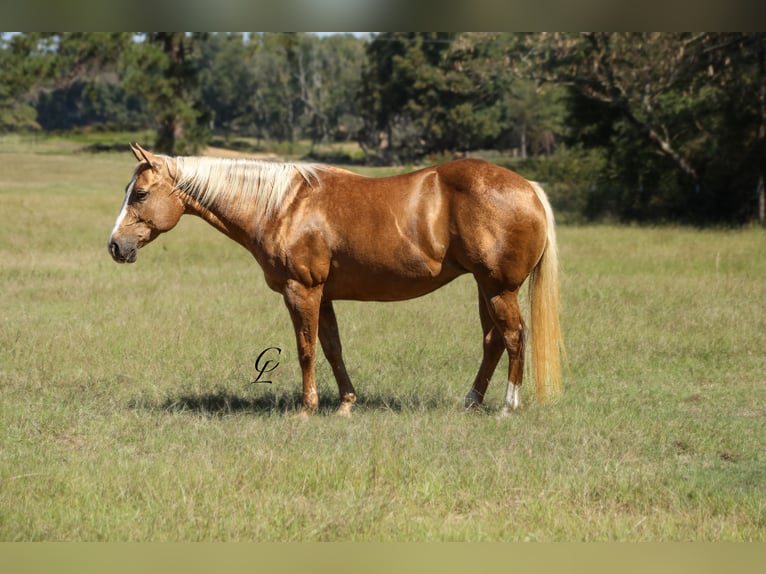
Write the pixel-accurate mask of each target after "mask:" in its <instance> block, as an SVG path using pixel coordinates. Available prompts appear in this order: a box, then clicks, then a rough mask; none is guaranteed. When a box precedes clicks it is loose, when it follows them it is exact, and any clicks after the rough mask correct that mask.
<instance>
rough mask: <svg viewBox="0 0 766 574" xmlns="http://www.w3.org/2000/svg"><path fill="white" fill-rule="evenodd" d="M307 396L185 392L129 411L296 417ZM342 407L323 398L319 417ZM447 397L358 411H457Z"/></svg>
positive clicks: (380, 397)
mask: <svg viewBox="0 0 766 574" xmlns="http://www.w3.org/2000/svg"><path fill="white" fill-rule="evenodd" d="M302 400H303V396H302V393H301V392H300V391H299V390H298V391H294V392H280V393H276V392H271V393H263V394H259V395H257V396H256V395H253V396H248V395H246V394H244V393H239V392H233V391H231V390H227V389H216V390H213V391H209V392H182V393H179V394H177V395H171V396H168V397H166V398H164V399H160V400H146V399H133V400H131V401H130V402H129V405H128V406H129V408H132V409H135V410H147V411H160V412H166V413H188V414H195V415H201V416H207V417H223V416H228V415H238V414H252V415H258V416H274V415H284V414H291V413H293V414H295V413H298V412H299V411H300V408H301V404H302ZM338 406H339V399H338V397H337V396H335V395H332V396H325V397H322V396H321V395H320V398H319V407H318V408H317V412H316V414H319V415H333V414H335V412H336V411H337V409H338ZM453 407H454V405H453V404H452V403H451V402H450V401H449V400H448V398H445V397H441V398H439V397H427V396H419V395H413V394H407V395H406V396H394V395H390V394H372V395H368V396H361V397H358V398H357V401H356V403H355V405H354V411H357V412H358V411H366V410H370V411H389V412H394V413H404V412H419V411H432V410H437V409H444V408H453Z"/></svg>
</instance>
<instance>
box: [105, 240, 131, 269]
mask: <svg viewBox="0 0 766 574" xmlns="http://www.w3.org/2000/svg"><path fill="white" fill-rule="evenodd" d="M109 253H110V254H111V255H112V259H114V260H115V261H116V262H117V263H135V261H136V256H137V254H138V246H137V245H136V244H135V243H133V244H130V243H127V242H120V241H118V240H116V239H110V240H109Z"/></svg>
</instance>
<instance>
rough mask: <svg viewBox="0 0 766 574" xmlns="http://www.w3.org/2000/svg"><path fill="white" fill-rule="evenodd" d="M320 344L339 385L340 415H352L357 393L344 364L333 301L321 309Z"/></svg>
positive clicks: (326, 303)
mask: <svg viewBox="0 0 766 574" xmlns="http://www.w3.org/2000/svg"><path fill="white" fill-rule="evenodd" d="M319 342H320V343H321V344H322V351H324V355H325V357H327V360H328V361H329V362H330V366H331V367H332V372H333V374H334V375H335V380H336V381H337V383H338V392H339V393H340V407H339V408H338V414H339V415H349V414H351V407H352V406H353V405H354V402H356V391H355V390H354V386H353V385H352V384H351V379H350V378H349V376H348V372H347V371H346V365H345V364H344V363H343V347H342V346H341V343H340V334H339V333H338V320H337V319H336V318H335V309H333V306H332V302H331V301H325V302H323V303H322V304H321V306H320V308H319Z"/></svg>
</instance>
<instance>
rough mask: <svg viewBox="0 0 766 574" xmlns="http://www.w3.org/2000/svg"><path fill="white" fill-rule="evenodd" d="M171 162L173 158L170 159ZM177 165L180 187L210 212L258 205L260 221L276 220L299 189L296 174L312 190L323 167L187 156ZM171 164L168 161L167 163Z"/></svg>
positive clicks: (177, 159)
mask: <svg viewBox="0 0 766 574" xmlns="http://www.w3.org/2000/svg"><path fill="white" fill-rule="evenodd" d="M168 159H170V158H168ZM173 159H174V160H175V162H176V187H177V188H178V189H181V190H182V191H184V192H185V193H187V194H188V195H189V196H191V197H193V198H194V199H196V200H197V201H199V202H200V204H202V206H204V207H206V208H207V209H211V208H213V206H219V207H223V208H226V207H229V206H236V207H237V208H240V209H241V208H242V207H243V206H246V205H251V204H255V206H256V214H257V216H258V217H261V216H263V217H266V218H267V219H273V218H274V217H275V216H276V215H277V214H278V213H279V211H280V209H281V208H282V206H283V205H284V203H285V201H286V200H287V199H288V198H289V196H290V195H291V192H293V191H295V190H296V189H297V187H298V182H296V181H295V175H296V173H297V174H299V175H300V176H301V177H302V179H303V180H304V181H305V182H306V183H308V184H309V185H310V186H311V185H313V184H314V182H316V181H318V179H319V176H318V174H317V172H318V170H319V169H320V168H321V166H319V165H317V164H308V163H283V162H272V161H261V160H253V159H243V158H217V157H195V156H184V157H176V158H173ZM166 162H167V160H166Z"/></svg>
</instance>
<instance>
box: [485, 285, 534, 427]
mask: <svg viewBox="0 0 766 574" xmlns="http://www.w3.org/2000/svg"><path fill="white" fill-rule="evenodd" d="M517 295H518V291H517V290H514V291H501V292H499V293H497V294H495V295H492V296H485V298H486V300H487V311H488V312H489V315H490V316H491V317H492V321H493V322H494V327H495V329H496V330H497V332H498V333H501V334H502V338H501V340H502V343H503V346H504V347H505V350H506V352H507V353H508V384H507V387H506V391H505V401H504V403H503V408H502V410H501V412H500V414H501V416H507V415H509V414H510V413H512V412H513V411H515V410H516V409H518V408H519V407H520V406H521V382H522V377H523V375H524V346H525V335H524V332H525V327H524V320H523V319H522V317H521V309H520V308H519V302H518V296H517ZM498 338H500V337H498Z"/></svg>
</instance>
